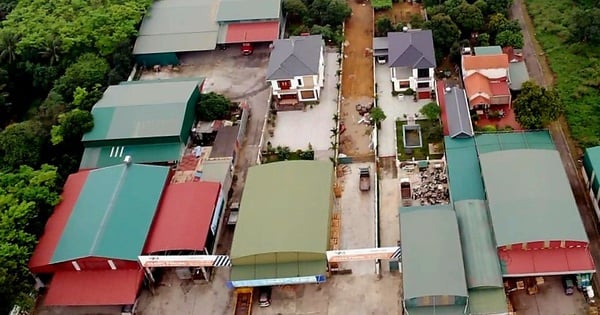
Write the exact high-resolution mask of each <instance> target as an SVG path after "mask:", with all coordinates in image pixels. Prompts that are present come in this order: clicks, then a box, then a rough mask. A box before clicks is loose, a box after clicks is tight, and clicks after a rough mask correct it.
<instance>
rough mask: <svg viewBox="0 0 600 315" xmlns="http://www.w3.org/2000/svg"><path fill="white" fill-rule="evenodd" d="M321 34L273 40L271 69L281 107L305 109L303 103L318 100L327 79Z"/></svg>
mask: <svg viewBox="0 0 600 315" xmlns="http://www.w3.org/2000/svg"><path fill="white" fill-rule="evenodd" d="M323 47H324V42H323V37H322V36H321V35H309V36H292V37H290V38H288V39H280V40H276V41H275V42H273V50H272V51H271V56H270V58H269V65H268V68H267V81H268V82H269V83H270V84H271V90H272V91H273V92H272V93H273V99H274V103H275V106H276V108H277V109H278V110H286V109H302V108H303V107H304V105H303V102H316V101H318V100H319V97H320V96H321V88H322V87H323V84H324V81H325V60H324V58H323Z"/></svg>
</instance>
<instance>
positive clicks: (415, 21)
mask: <svg viewBox="0 0 600 315" xmlns="http://www.w3.org/2000/svg"><path fill="white" fill-rule="evenodd" d="M409 23H410V27H411V28H413V29H417V28H423V24H424V23H425V20H424V19H423V16H422V15H420V14H413V15H411V16H410V22H409Z"/></svg>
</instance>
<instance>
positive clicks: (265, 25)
mask: <svg viewBox="0 0 600 315" xmlns="http://www.w3.org/2000/svg"><path fill="white" fill-rule="evenodd" d="M281 20H282V12H281V1H279V0H261V1H245V0H220V1H219V9H218V10H217V15H216V21H217V23H218V24H219V34H218V38H217V43H218V44H223V45H230V44H242V43H271V42H273V41H275V40H277V39H278V38H279V33H280V30H281V27H282V25H283V24H284V23H281Z"/></svg>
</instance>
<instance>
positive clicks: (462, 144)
mask: <svg viewBox="0 0 600 315" xmlns="http://www.w3.org/2000/svg"><path fill="white" fill-rule="evenodd" d="M444 147H445V148H446V162H447V164H448V181H449V186H450V196H451V198H452V200H453V201H454V202H457V201H460V200H471V199H475V200H483V199H485V192H484V190H483V182H482V180H481V170H480V169H479V159H478V157H477V148H476V147H475V140H474V139H473V138H462V139H461V138H451V137H444Z"/></svg>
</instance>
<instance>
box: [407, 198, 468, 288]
mask: <svg viewBox="0 0 600 315" xmlns="http://www.w3.org/2000/svg"><path fill="white" fill-rule="evenodd" d="M400 231H401V240H402V275H403V284H404V299H405V300H408V299H414V298H421V297H429V296H442V295H448V296H458V297H466V296H467V285H466V283H465V267H464V264H463V258H462V252H461V246H460V236H459V233H458V223H457V221H456V214H455V213H454V210H453V209H452V207H451V206H449V205H443V206H440V205H438V206H423V207H401V208H400Z"/></svg>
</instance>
